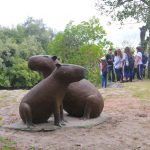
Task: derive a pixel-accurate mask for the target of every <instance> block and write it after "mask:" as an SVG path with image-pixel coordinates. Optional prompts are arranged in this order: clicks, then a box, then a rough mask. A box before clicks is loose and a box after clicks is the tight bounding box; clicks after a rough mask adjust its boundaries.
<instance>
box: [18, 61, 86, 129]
mask: <svg viewBox="0 0 150 150" xmlns="http://www.w3.org/2000/svg"><path fill="white" fill-rule="evenodd" d="M29 66H30V65H29ZM55 66H56V67H55V69H54V71H53V72H52V73H51V74H50V75H49V76H48V77H47V78H45V79H43V80H42V81H40V82H39V83H38V84H37V85H35V86H34V87H33V88H32V89H31V90H30V91H29V92H28V93H27V94H26V95H25V96H24V97H23V99H22V101H21V103H20V106H19V114H20V117H21V118H22V120H23V122H24V123H25V124H27V126H28V127H30V125H33V123H43V122H47V121H48V119H49V117H50V116H51V114H54V124H55V125H57V126H61V125H62V124H61V123H62V121H63V119H64V118H63V105H62V100H63V98H64V96H65V93H66V91H67V88H68V86H69V84H70V83H72V82H77V81H79V80H81V79H83V78H84V74H85V68H84V67H82V66H79V65H72V64H62V65H61V64H58V63H57V64H55Z"/></svg>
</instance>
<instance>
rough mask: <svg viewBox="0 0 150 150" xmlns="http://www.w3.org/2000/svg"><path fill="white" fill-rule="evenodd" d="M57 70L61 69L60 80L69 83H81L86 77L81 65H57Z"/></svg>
mask: <svg viewBox="0 0 150 150" xmlns="http://www.w3.org/2000/svg"><path fill="white" fill-rule="evenodd" d="M57 68H59V73H58V74H57V76H58V77H59V79H61V80H65V81H66V82H69V83H70V82H77V81H80V80H82V79H83V78H84V77H85V68H84V67H82V66H80V65H74V64H62V65H60V66H59V64H57ZM60 72H61V73H60ZM62 74H64V75H62ZM60 75H61V76H60Z"/></svg>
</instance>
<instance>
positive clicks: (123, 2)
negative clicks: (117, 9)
mask: <svg viewBox="0 0 150 150" xmlns="http://www.w3.org/2000/svg"><path fill="white" fill-rule="evenodd" d="M132 1H133V0H125V1H123V0H118V2H117V5H118V6H119V5H123V4H125V3H127V2H132ZM140 1H141V2H143V3H145V4H146V5H148V2H147V1H146V0H140Z"/></svg>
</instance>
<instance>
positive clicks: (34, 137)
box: [0, 88, 150, 150]
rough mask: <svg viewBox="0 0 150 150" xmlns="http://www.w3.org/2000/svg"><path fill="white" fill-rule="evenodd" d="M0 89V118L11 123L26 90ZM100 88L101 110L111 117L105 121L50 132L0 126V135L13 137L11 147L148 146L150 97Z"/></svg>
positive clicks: (87, 149)
mask: <svg viewBox="0 0 150 150" xmlns="http://www.w3.org/2000/svg"><path fill="white" fill-rule="evenodd" d="M2 92H3V93H4V92H5V93H7V95H8V93H9V96H4V99H5V101H4V100H0V120H1V122H2V123H3V124H10V123H13V122H15V121H16V120H20V117H19V115H18V105H19V103H20V99H21V97H22V96H23V95H24V94H25V93H26V91H20V90H16V91H0V95H1V94H2ZM100 92H101V93H102V95H103V97H104V99H105V107H104V110H103V112H104V113H105V114H107V115H109V116H110V117H112V119H111V120H109V121H107V122H104V123H102V124H100V125H97V126H94V127H92V128H62V129H59V130H55V131H51V132H25V131H16V130H10V129H4V128H0V137H3V138H7V139H9V140H12V141H15V142H16V144H14V145H12V146H10V147H11V148H10V149H14V150H16V149H17V150H29V149H30V150H31V149H32V150H35V149H36V150H149V149H150V101H148V100H147V101H146V100H144V101H141V100H139V99H137V98H135V97H133V96H132V95H131V93H130V92H129V91H127V90H125V89H124V88H106V89H100ZM16 97H17V102H16V101H15V100H14V99H16ZM1 99H2V98H1ZM0 142H1V141H0ZM2 147H4V143H2V142H1V143H0V149H1V148H2Z"/></svg>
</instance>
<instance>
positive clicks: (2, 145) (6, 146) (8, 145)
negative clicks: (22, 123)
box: [0, 136, 16, 150]
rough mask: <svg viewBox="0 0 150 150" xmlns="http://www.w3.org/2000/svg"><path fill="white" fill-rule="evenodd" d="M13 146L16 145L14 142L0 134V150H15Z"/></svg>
mask: <svg viewBox="0 0 150 150" xmlns="http://www.w3.org/2000/svg"><path fill="white" fill-rule="evenodd" d="M15 146H16V142H14V141H11V140H9V139H7V138H3V137H1V136H0V149H1V150H16V148H15Z"/></svg>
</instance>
